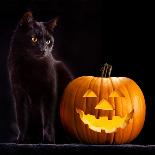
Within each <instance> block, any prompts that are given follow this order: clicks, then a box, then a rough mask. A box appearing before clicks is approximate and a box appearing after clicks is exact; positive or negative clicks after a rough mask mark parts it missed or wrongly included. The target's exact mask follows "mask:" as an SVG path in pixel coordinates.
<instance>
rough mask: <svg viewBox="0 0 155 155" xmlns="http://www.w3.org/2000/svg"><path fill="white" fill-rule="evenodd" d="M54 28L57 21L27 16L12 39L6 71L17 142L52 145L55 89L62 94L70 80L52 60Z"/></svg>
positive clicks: (59, 63) (58, 63)
mask: <svg viewBox="0 0 155 155" xmlns="http://www.w3.org/2000/svg"><path fill="white" fill-rule="evenodd" d="M55 25H56V19H55V20H52V21H50V22H49V23H42V22H36V21H34V20H33V18H32V14H31V13H30V12H28V13H26V14H25V15H24V16H23V18H22V20H21V22H20V24H19V25H18V26H17V30H16V31H15V33H14V35H13V38H12V43H11V47H10V54H9V57H8V67H9V75H10V81H11V87H12V93H13V96H14V99H15V102H16V114H17V122H18V128H19V134H18V137H17V140H18V141H19V142H31V143H33V142H34V143H38V142H48V143H55V116H56V113H57V112H58V111H57V110H56V109H57V107H58V105H56V103H57V96H58V90H57V88H58V87H59V88H60V89H61V90H62V91H63V89H64V88H65V87H66V85H67V83H68V82H69V81H70V80H71V79H72V75H71V74H70V72H69V71H68V69H67V68H66V67H65V65H64V64H63V63H62V62H61V61H57V60H55V59H54V57H53V56H52V48H53V43H54V38H53V36H52V30H53V29H54V27H55ZM59 84H61V86H58V85H59Z"/></svg>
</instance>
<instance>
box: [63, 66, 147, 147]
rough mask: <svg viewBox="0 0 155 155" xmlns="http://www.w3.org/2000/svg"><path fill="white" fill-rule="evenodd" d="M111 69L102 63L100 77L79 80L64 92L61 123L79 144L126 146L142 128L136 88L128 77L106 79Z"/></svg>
mask: <svg viewBox="0 0 155 155" xmlns="http://www.w3.org/2000/svg"><path fill="white" fill-rule="evenodd" d="M111 69H112V66H110V65H108V64H105V66H104V67H103V73H102V77H93V76H82V77H79V78H77V79H74V80H73V81H71V82H70V83H69V85H68V86H67V87H66V89H65V91H64V94H63V98H62V101H61V105H60V117H61V121H62V124H63V126H64V128H65V129H66V130H67V131H68V132H69V133H70V134H71V135H73V136H74V137H76V138H78V139H79V140H80V141H81V142H84V143H90V144H104V143H107V144H112V143H114V144H123V143H129V142H131V141H132V140H133V139H135V138H136V137H137V136H138V134H139V133H140V131H141V129H142V127H143V125H144V120H145V112H146V106H145V99H144V95H143V93H142V91H141V89H140V87H139V86H138V85H137V84H136V83H135V82H134V81H133V80H131V79H129V78H126V77H110V73H111ZM107 75H108V77H107Z"/></svg>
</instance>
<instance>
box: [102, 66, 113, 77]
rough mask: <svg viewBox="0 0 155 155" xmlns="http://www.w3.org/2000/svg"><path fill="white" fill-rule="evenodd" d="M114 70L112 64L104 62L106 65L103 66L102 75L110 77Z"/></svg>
mask: <svg viewBox="0 0 155 155" xmlns="http://www.w3.org/2000/svg"><path fill="white" fill-rule="evenodd" d="M111 71H112V65H109V64H107V63H105V64H104V66H103V67H102V68H101V72H102V74H101V77H102V78H103V77H110V75H111Z"/></svg>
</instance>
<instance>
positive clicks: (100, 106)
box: [95, 99, 113, 110]
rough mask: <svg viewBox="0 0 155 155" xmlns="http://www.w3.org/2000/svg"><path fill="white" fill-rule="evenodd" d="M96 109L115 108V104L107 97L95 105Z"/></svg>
mask: <svg viewBox="0 0 155 155" xmlns="http://www.w3.org/2000/svg"><path fill="white" fill-rule="evenodd" d="M95 109H102V110H113V106H112V105H111V104H110V103H109V102H108V101H107V100H105V99H102V100H101V101H100V102H99V103H98V104H97V105H96V107H95Z"/></svg>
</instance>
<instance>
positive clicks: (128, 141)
mask: <svg viewBox="0 0 155 155" xmlns="http://www.w3.org/2000/svg"><path fill="white" fill-rule="evenodd" d="M125 80H127V78H125V79H124V80H123V82H124V85H125V86H126V90H127V92H128V95H129V96H130V101H131V104H132V109H134V104H133V100H132V98H131V95H130V92H129V90H128V85H126V81H125ZM129 80H130V79H129ZM130 82H131V81H130ZM132 119H133V121H132V127H131V131H130V134H129V138H128V140H127V142H130V141H131V140H130V139H131V135H132V132H133V126H134V114H133V118H132Z"/></svg>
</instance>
